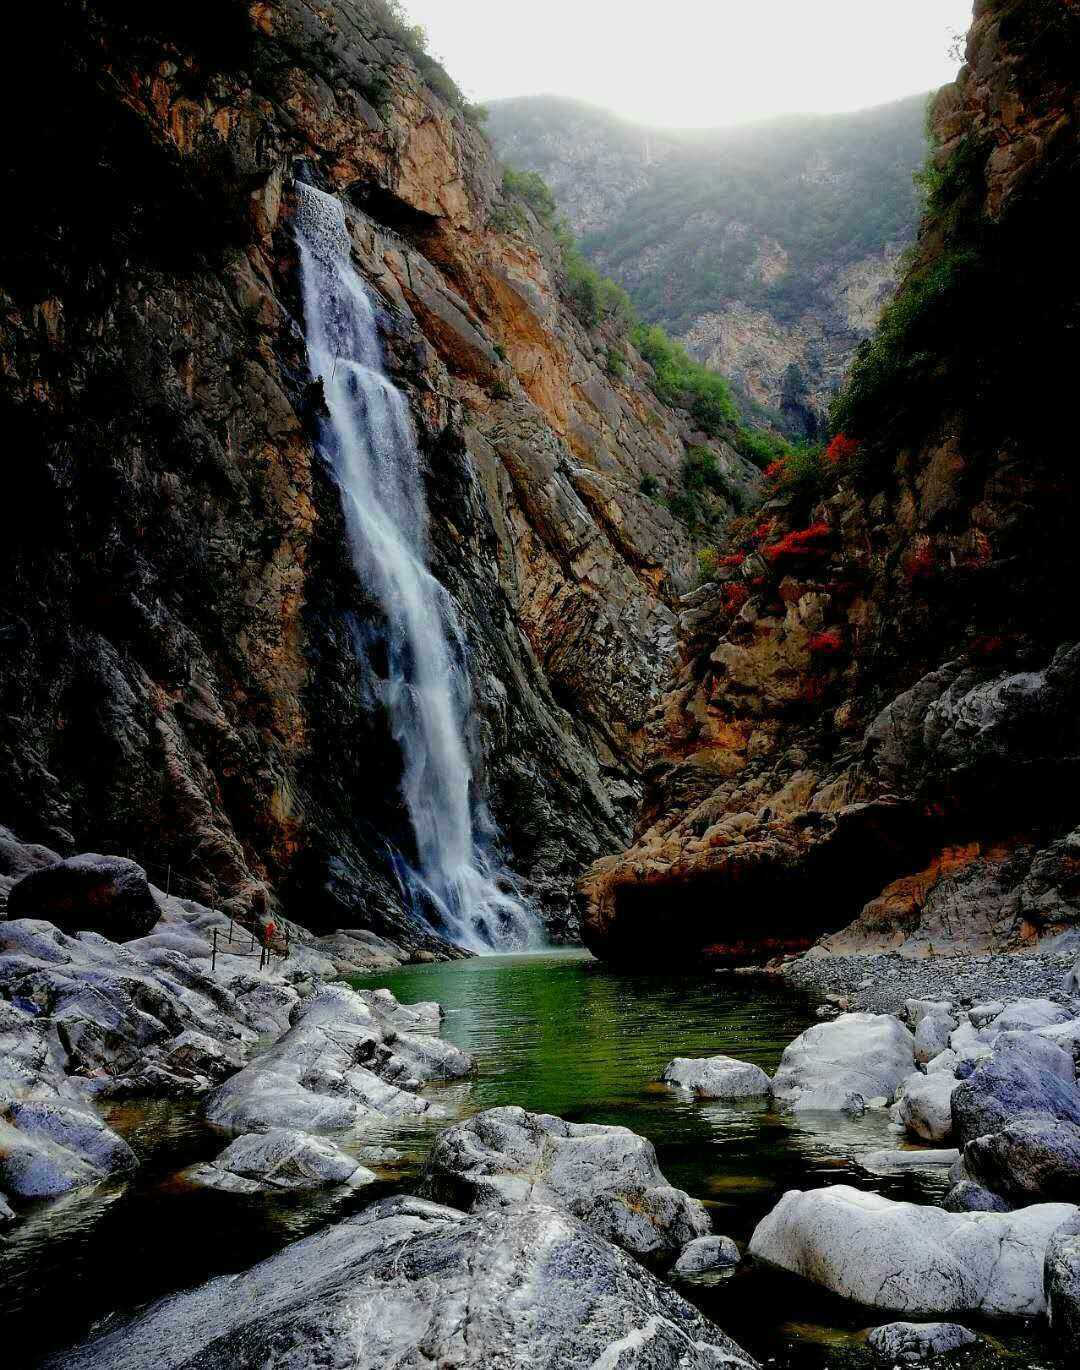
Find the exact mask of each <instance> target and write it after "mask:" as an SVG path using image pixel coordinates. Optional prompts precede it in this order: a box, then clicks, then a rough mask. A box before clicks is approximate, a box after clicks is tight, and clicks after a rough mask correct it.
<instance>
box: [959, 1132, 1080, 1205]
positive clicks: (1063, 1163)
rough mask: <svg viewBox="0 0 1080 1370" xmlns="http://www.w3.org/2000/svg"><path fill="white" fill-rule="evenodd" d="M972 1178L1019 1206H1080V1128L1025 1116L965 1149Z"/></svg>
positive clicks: (970, 1143)
mask: <svg viewBox="0 0 1080 1370" xmlns="http://www.w3.org/2000/svg"><path fill="white" fill-rule="evenodd" d="M964 1168H965V1170H966V1171H967V1173H968V1174H969V1175H970V1176H971V1178H972V1179H973V1180H975V1181H977V1182H978V1183H979V1184H983V1185H986V1186H987V1188H989V1189H992V1190H994V1191H995V1192H996V1193H998V1194H1004V1195H1006V1196H1007V1197H1008V1198H1010V1199H1012V1200H1013V1201H1014V1202H1016V1203H1035V1202H1037V1201H1039V1200H1041V1199H1061V1200H1063V1201H1064V1202H1067V1203H1077V1202H1080V1127H1078V1126H1077V1125H1076V1123H1063V1122H1058V1121H1056V1120H1053V1119H1048V1118H1020V1119H1017V1121H1016V1122H1015V1123H1010V1124H1009V1125H1008V1126H1007V1127H1003V1128H1001V1129H1000V1130H999V1131H997V1132H990V1133H987V1134H986V1135H985V1136H983V1137H975V1138H973V1139H972V1140H971V1141H970V1142H968V1144H967V1146H966V1147H965V1148H964Z"/></svg>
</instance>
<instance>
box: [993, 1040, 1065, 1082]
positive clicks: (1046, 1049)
mask: <svg viewBox="0 0 1080 1370" xmlns="http://www.w3.org/2000/svg"><path fill="white" fill-rule="evenodd" d="M990 1056H991V1059H992V1060H994V1061H1007V1060H1008V1059H1009V1058H1010V1057H1022V1058H1023V1060H1024V1062H1025V1063H1026V1064H1027V1065H1028V1066H1034V1067H1035V1068H1036V1069H1038V1070H1045V1071H1046V1072H1047V1073H1048V1074H1050V1075H1056V1076H1057V1077H1058V1079H1059V1080H1064V1081H1066V1083H1067V1084H1072V1083H1073V1081H1074V1080H1075V1079H1076V1065H1075V1063H1074V1061H1073V1057H1072V1052H1071V1051H1066V1050H1065V1048H1064V1047H1062V1046H1060V1045H1059V1044H1058V1043H1057V1042H1054V1041H1052V1040H1051V1039H1049V1038H1047V1037H1044V1036H1042V1035H1041V1034H1040V1033H1038V1032H1028V1031H1026V1030H1018V1029H1011V1030H1009V1031H1007V1032H1001V1033H999V1034H998V1036H997V1037H996V1038H995V1039H994V1045H993V1048H992V1050H991V1052H990Z"/></svg>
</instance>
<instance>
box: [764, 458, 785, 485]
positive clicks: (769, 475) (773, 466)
mask: <svg viewBox="0 0 1080 1370" xmlns="http://www.w3.org/2000/svg"><path fill="white" fill-rule="evenodd" d="M786 470H787V466H786V465H785V463H784V462H782V461H773V462H770V463H769V465H768V466H766V468H765V479H766V480H771V481H779V480H782V479H783V476H784V472H785V471H786Z"/></svg>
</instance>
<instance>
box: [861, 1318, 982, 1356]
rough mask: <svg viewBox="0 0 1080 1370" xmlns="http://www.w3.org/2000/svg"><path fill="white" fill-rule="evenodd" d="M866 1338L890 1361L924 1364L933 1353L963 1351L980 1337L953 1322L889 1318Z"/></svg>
mask: <svg viewBox="0 0 1080 1370" xmlns="http://www.w3.org/2000/svg"><path fill="white" fill-rule="evenodd" d="M866 1340H867V1343H868V1345H869V1346H870V1347H871V1349H872V1350H873V1351H875V1352H876V1353H877V1355H878V1356H879V1357H880V1358H881V1359H882V1360H883V1361H887V1362H889V1363H890V1364H892V1365H896V1364H899V1365H924V1364H925V1363H926V1362H927V1361H928V1360H930V1359H931V1358H932V1357H934V1356H947V1355H950V1354H951V1353H952V1352H954V1351H962V1350H963V1349H964V1347H966V1346H974V1345H975V1344H976V1342H978V1341H979V1340H980V1339H979V1337H977V1336H976V1335H975V1333H974V1332H971V1331H969V1330H968V1329H967V1328H966V1327H961V1326H960V1324H959V1323H955V1322H890V1323H886V1324H885V1326H884V1327H875V1328H874V1330H873V1331H872V1332H871V1333H870V1335H869V1337H867V1339H866Z"/></svg>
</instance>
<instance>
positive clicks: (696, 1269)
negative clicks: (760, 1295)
mask: <svg viewBox="0 0 1080 1370" xmlns="http://www.w3.org/2000/svg"><path fill="white" fill-rule="evenodd" d="M741 1259H742V1258H741V1257H740V1255H739V1248H738V1247H737V1246H736V1245H735V1243H734V1242H733V1241H732V1240H731V1238H730V1237H695V1238H694V1240H693V1241H692V1242H687V1243H686V1245H685V1246H684V1247H683V1249H682V1250H681V1251H680V1252H679V1259H678V1260H677V1261H676V1262H675V1264H674V1266H672V1274H673V1275H675V1277H676V1278H677V1279H681V1280H687V1281H694V1280H699V1281H702V1282H705V1281H707V1280H708V1278H709V1276H710V1275H719V1274H722V1273H726V1272H727V1271H729V1270H732V1269H733V1268H734V1267H735V1266H737V1265H738V1264H739V1261H740V1260H741Z"/></svg>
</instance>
